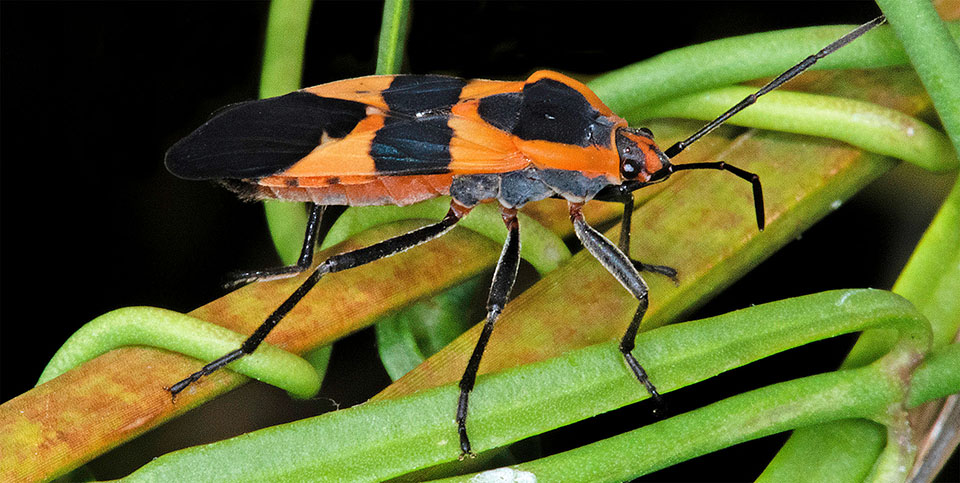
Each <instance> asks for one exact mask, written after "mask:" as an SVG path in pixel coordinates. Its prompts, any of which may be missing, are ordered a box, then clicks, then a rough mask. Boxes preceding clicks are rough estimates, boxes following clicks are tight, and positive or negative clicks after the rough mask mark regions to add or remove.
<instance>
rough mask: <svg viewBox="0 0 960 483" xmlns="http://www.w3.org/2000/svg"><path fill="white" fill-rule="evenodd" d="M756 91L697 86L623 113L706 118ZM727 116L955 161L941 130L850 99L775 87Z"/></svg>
mask: <svg viewBox="0 0 960 483" xmlns="http://www.w3.org/2000/svg"><path fill="white" fill-rule="evenodd" d="M754 92H756V89H755V88H752V87H725V88H720V89H713V90H710V91H706V92H698V93H696V94H691V95H687V96H682V97H678V98H675V99H671V100H669V101H666V102H663V103H660V104H657V105H654V106H641V107H638V108H637V109H636V110H634V111H631V114H632V115H628V116H627V119H630V120H631V121H634V120H638V119H644V118H653V117H680V118H688V119H700V120H704V121H709V120H711V119H714V118H716V117H717V116H719V115H720V114H722V113H723V112H724V111H726V110H727V108H729V107H730V106H732V105H734V104H736V103H737V102H739V101H740V100H741V99H743V98H745V97H747V96H748V95H750V94H752V93H754ZM641 116H642V117H641ZM728 122H729V123H730V124H736V125H741V126H749V127H755V128H760V129H769V130H774V131H784V132H792V133H798V134H807V135H812V136H820V137H825V138H830V139H837V140H840V141H844V142H847V143H850V144H852V145H854V146H857V147H859V148H862V149H865V150H867V151H871V152H874V153H879V154H884V155H887V156H893V157H895V158H899V159H902V160H904V161H907V162H910V163H913V164H916V165H917V166H920V167H921V168H924V169H927V170H930V171H935V172H945V171H953V170H956V169H957V165H958V162H957V156H956V153H955V152H954V150H953V147H952V146H951V145H950V141H949V140H948V139H947V138H946V137H945V136H943V135H942V134H941V133H940V132H938V131H936V130H935V129H933V128H931V127H930V126H928V125H927V124H925V123H923V122H922V121H919V120H917V119H914V118H912V117H910V116H907V115H905V114H903V113H901V112H899V111H896V110H893V109H889V108H886V107H882V106H878V105H876V104H871V103H868V102H862V101H856V100H853V99H844V98H839V97H832V96H822V95H816V94H807V93H802V92H789V91H775V92H771V93H769V94H767V95H766V96H764V97H763V100H762V102H758V103H757V104H755V105H753V106H751V107H750V108H749V109H746V110H744V111H742V112H740V113H739V114H737V115H735V116H733V117H732V118H730V120H729V121H728Z"/></svg>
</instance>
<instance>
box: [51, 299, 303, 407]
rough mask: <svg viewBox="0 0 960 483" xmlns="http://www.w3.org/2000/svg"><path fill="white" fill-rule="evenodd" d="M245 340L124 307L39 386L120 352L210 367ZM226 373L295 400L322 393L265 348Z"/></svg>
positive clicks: (297, 366)
mask: <svg viewBox="0 0 960 483" xmlns="http://www.w3.org/2000/svg"><path fill="white" fill-rule="evenodd" d="M245 338H246V336H244V335H242V334H238V333H236V332H233V331H230V330H227V329H225V328H223V327H220V326H218V325H214V324H211V323H209V322H206V321H203V320H200V319H196V318H193V317H190V316H188V315H183V314H181V313H179V312H173V311H170V310H164V309H159V308H154V307H126V308H122V309H117V310H114V311H112V312H108V313H106V314H103V315H101V316H100V317H97V318H96V319H93V320H92V321H90V322H89V323H87V324H86V325H84V326H83V327H81V328H80V330H78V331H76V332H75V333H74V334H73V335H72V336H70V338H69V339H68V340H67V341H66V342H65V343H64V344H63V346H62V347H61V348H60V350H58V351H57V353H56V354H54V356H53V358H52V359H51V360H50V362H49V363H48V364H47V367H46V368H45V369H44V370H43V373H42V374H41V376H40V381H39V382H38V383H37V384H38V385H39V384H43V383H44V382H46V381H49V380H50V379H53V378H55V377H57V376H59V375H60V374H63V373H64V372H66V371H68V370H70V369H72V368H74V367H76V366H78V365H80V364H82V363H84V362H86V361H88V360H90V359H93V358H94V357H97V356H99V355H101V354H105V353H106V352H108V351H110V350H112V349H116V348H118V347H124V346H130V345H145V346H151V347H160V348H163V349H167V350H170V351H175V352H179V353H181V354H186V355H188V356H191V357H195V358H197V359H200V360H205V361H209V360H213V359H215V358H217V357H219V356H221V355H223V354H224V353H227V352H229V351H231V350H233V349H236V348H237V347H239V346H240V343H242V342H243V340H244V339H245ZM228 367H229V368H230V370H233V371H236V372H239V373H241V374H244V375H246V376H249V377H252V378H254V379H257V380H259V381H263V382H265V383H267V384H272V385H274V386H277V387H280V388H283V389H285V390H286V391H288V392H290V393H291V394H293V395H296V396H298V397H304V398H306V397H311V396H313V395H314V394H316V392H317V390H318V389H319V388H320V379H319V377H318V375H317V373H316V371H314V369H313V368H312V367H311V366H310V364H309V363H308V362H307V361H305V360H303V359H301V358H300V357H298V356H297V355H295V354H292V353H290V352H287V351H284V350H281V349H279V348H277V347H274V346H272V345H270V344H266V343H265V344H263V345H262V346H261V347H260V348H258V349H257V351H256V353H254V354H251V355H249V356H246V357H244V358H242V359H240V360H238V361H236V362H234V363H231V364H230V365H229V366H228Z"/></svg>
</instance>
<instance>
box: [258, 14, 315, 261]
mask: <svg viewBox="0 0 960 483" xmlns="http://www.w3.org/2000/svg"><path fill="white" fill-rule="evenodd" d="M312 4H313V3H312V2H311V1H310V0H273V1H272V2H271V3H270V16H269V18H268V20H267V32H266V42H265V44H264V50H263V69H262V70H261V73H260V98H261V99H262V98H266V97H273V96H279V95H281V94H286V93H288V92H291V91H295V90H297V89H299V88H300V76H301V73H302V72H303V53H304V51H305V49H306V40H307V26H308V25H309V23H310V7H311V5H312ZM263 207H264V210H265V213H266V217H267V226H268V227H269V229H270V237H271V238H272V239H273V245H274V247H276V249H277V253H278V254H279V255H280V260H281V261H282V262H283V263H284V264H293V263H295V262H296V261H297V257H299V256H300V248H301V246H302V245H303V233H304V230H305V229H306V226H307V213H306V211H305V210H304V209H303V204H302V203H284V202H278V201H265V202H264V205H263Z"/></svg>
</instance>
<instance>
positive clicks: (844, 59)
mask: <svg viewBox="0 0 960 483" xmlns="http://www.w3.org/2000/svg"><path fill="white" fill-rule="evenodd" d="M854 27H855V26H853V25H837V26H828V27H806V28H798V29H790V30H779V31H774V32H762V33H757V34H750V35H742V36H739V37H730V38H726V39H720V40H714V41H711V42H705V43H702V44H699V45H693V46H690V47H684V48H681V49H676V50H672V51H670V52H666V53H663V54H660V55H658V56H656V57H653V58H650V59H647V60H644V61H641V62H637V63H636V64H632V65H629V66H627V67H624V68H621V69H617V70H615V71H612V72H609V73H607V74H604V75H602V76H599V77H597V78H596V79H594V80H592V81H591V82H590V83H589V84H588V85H589V86H590V88H591V89H593V90H594V92H596V93H597V95H599V96H600V98H601V99H603V100H604V102H605V103H606V104H607V105H608V106H610V108H612V109H613V111H614V112H624V111H627V110H630V109H632V108H633V107H634V106H638V105H644V104H652V103H654V102H656V101H659V100H663V99H672V98H675V97H679V96H682V95H685V94H690V93H693V92H698V91H702V90H707V89H712V88H715V87H723V86H728V85H731V84H735V83H738V82H743V81H747V80H752V79H757V78H760V77H769V76H775V75H778V74H780V73H781V72H783V71H784V70H786V69H787V68H789V67H790V66H792V65H794V64H796V63H797V62H799V61H800V60H802V59H804V58H805V57H807V56H808V55H810V54H811V53H812V52H816V51H818V50H819V49H821V48H823V47H824V46H826V45H827V44H829V43H830V42H833V41H834V40H836V39H838V38H840V36H842V35H844V34H846V33H847V32H849V31H850V30H852V29H853V28H854ZM949 31H950V34H951V36H952V37H953V39H957V38H960V22H953V23H952V24H951V25H950V26H949ZM906 63H907V56H906V53H905V52H904V50H903V47H901V46H900V43H899V42H898V41H897V39H896V36H895V35H894V34H893V31H892V30H890V28H888V27H885V26H884V27H878V28H876V29H874V30H873V31H871V32H868V33H867V34H865V35H864V36H863V37H861V38H859V39H857V40H856V41H854V42H853V43H851V44H850V45H847V46H845V47H844V48H842V49H840V50H838V51H837V52H835V53H833V54H830V56H828V57H826V58H825V59H823V60H821V61H820V62H818V63H817V64H816V65H815V66H814V67H813V69H851V68H875V67H889V66H894V65H904V64H906Z"/></svg>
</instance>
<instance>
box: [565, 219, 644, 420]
mask: <svg viewBox="0 0 960 483" xmlns="http://www.w3.org/2000/svg"><path fill="white" fill-rule="evenodd" d="M582 207H583V205H582V204H580V203H570V220H571V221H573V229H574V232H576V234H577V238H579V239H580V242H581V243H583V247H584V248H586V249H587V251H589V252H590V254H591V255H593V256H594V258H596V259H597V260H598V261H599V262H600V264H601V265H603V267H604V268H606V269H607V271H608V272H610V273H611V274H612V275H613V276H614V277H615V278H616V279H617V280H618V281H619V282H620V284H621V285H623V286H624V288H626V289H627V291H628V292H630V293H631V294H632V295H633V296H634V297H635V298H636V299H637V300H638V301H639V302H640V305H639V306H638V307H637V311H636V313H634V315H633V320H632V321H631V322H630V326H629V327H627V332H626V333H625V334H624V335H623V338H622V339H620V352H621V353H622V354H623V357H624V359H626V361H627V365H628V366H630V370H631V371H633V375H634V376H636V378H637V380H638V381H640V383H641V384H643V386H644V387H645V388H647V392H649V393H650V396H651V397H653V399H654V400H656V401H657V402H658V404H661V397H660V393H659V392H657V388H656V387H655V386H654V385H653V383H652V382H650V378H649V377H647V372H646V371H645V370H644V369H643V366H641V365H640V363H639V362H637V359H636V358H635V357H634V356H633V353H632V352H631V351H632V350H633V347H634V340H635V339H636V338H637V330H639V329H640V321H642V320H643V315H644V314H645V313H646V312H647V305H648V299H647V283H646V282H645V281H644V280H643V277H641V276H640V272H639V271H638V270H637V267H635V266H634V265H633V262H632V261H631V260H630V257H628V256H627V255H626V254H624V253H623V252H622V251H620V250H619V249H618V248H617V247H616V246H615V245H614V244H613V242H611V241H610V240H608V239H607V238H606V237H604V236H603V235H602V234H600V232H598V231H597V230H595V229H593V227H591V226H590V225H588V224H587V222H586V220H584V219H583V212H582V211H581V209H582Z"/></svg>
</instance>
